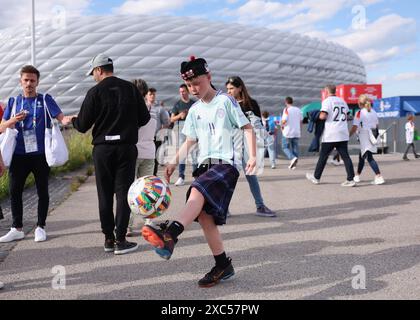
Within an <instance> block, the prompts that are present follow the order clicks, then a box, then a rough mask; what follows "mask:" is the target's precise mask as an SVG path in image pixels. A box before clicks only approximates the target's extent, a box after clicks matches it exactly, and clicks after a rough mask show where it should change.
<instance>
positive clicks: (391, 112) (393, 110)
mask: <svg viewBox="0 0 420 320" xmlns="http://www.w3.org/2000/svg"><path fill="white" fill-rule="evenodd" d="M373 109H374V110H375V111H376V113H377V114H378V118H399V117H400V112H401V101H400V97H393V98H384V99H379V100H375V101H374V102H373Z"/></svg>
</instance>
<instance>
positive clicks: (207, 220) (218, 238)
mask: <svg viewBox="0 0 420 320" xmlns="http://www.w3.org/2000/svg"><path fill="white" fill-rule="evenodd" d="M198 222H199V223H200V225H201V228H202V229H203V232H204V236H205V237H206V240H207V243H208V245H209V247H210V250H211V252H212V253H213V256H218V255H220V254H222V253H223V252H224V251H225V250H224V248H223V241H222V235H221V234H220V232H219V228H218V227H217V225H216V224H215V223H214V219H213V217H212V216H210V215H209V214H207V213H206V212H204V211H202V212H201V213H200V215H199V216H198Z"/></svg>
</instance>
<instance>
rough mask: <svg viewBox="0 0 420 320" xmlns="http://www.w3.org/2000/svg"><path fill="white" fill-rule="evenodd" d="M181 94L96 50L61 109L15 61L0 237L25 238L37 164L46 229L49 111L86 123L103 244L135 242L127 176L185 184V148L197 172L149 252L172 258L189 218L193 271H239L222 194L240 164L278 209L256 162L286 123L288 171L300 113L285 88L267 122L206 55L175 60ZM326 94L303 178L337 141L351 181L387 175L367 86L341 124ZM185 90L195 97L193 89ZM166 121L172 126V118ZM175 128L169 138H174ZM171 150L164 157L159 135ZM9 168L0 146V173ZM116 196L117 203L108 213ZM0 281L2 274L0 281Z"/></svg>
mask: <svg viewBox="0 0 420 320" xmlns="http://www.w3.org/2000/svg"><path fill="white" fill-rule="evenodd" d="M180 75H181V80H183V82H184V83H182V84H180V86H179V100H178V101H177V102H176V103H175V105H174V106H173V108H172V109H171V110H170V112H169V111H168V110H166V109H165V107H163V106H162V104H160V103H158V102H157V93H158V91H157V90H156V88H153V87H149V86H148V84H147V82H146V81H145V80H144V79H134V80H132V81H131V82H130V81H126V80H123V79H120V78H118V77H116V76H115V75H114V64H113V60H112V59H111V58H110V57H108V56H107V55H105V54H99V55H97V56H95V57H94V58H93V59H92V60H91V64H90V69H89V71H88V72H87V76H92V77H93V79H94V81H95V82H96V83H97V84H96V85H95V86H93V87H92V88H91V89H90V90H89V91H88V92H87V94H86V96H85V98H84V101H83V103H82V105H81V107H80V111H79V112H78V114H74V115H67V116H64V114H63V112H62V111H61V109H60V107H59V106H58V105H57V103H56V102H55V100H54V98H53V97H52V96H51V95H49V94H41V93H39V92H38V91H37V86H38V85H39V81H40V73H39V71H38V70H37V69H36V68H35V67H34V66H24V67H23V68H22V69H21V71H20V85H21V87H22V93H21V94H19V95H18V96H17V97H11V98H10V99H9V101H8V103H7V105H6V108H5V111H4V115H3V118H2V121H1V124H0V132H4V131H5V130H6V129H7V128H14V129H16V130H17V131H18V134H17V139H16V148H15V150H14V153H13V157H12V161H11V164H10V167H9V168H8V175H9V183H10V186H9V187H10V202H11V212H12V218H13V221H12V226H11V229H10V231H9V232H8V233H7V234H6V235H4V236H2V237H0V242H11V241H16V240H21V239H23V238H24V237H25V233H24V231H23V203H22V193H23V188H24V185H25V181H26V178H27V177H28V175H29V174H30V173H33V174H34V177H35V183H36V188H37V193H38V222H37V228H36V230H35V241H36V242H43V241H46V240H47V233H46V230H45V226H46V219H47V213H48V207H49V191H48V176H49V172H50V167H49V165H48V163H47V161H46V158H45V145H44V134H45V128H47V127H50V126H51V120H49V119H48V118H47V117H45V116H44V114H45V110H48V111H49V113H50V114H51V116H52V118H55V119H57V120H58V121H59V122H61V124H62V125H65V126H67V125H72V126H73V127H74V128H75V129H76V130H77V131H79V132H80V133H86V132H87V131H89V130H92V144H93V146H94V147H93V151H92V155H93V162H94V166H95V175H96V187H97V194H98V200H99V208H98V209H99V219H100V223H101V229H102V232H103V234H104V237H105V241H104V247H103V248H104V250H105V252H110V253H114V254H116V255H121V254H126V253H129V252H133V251H135V250H136V249H137V248H138V244H137V243H134V242H131V241H128V240H127V239H126V237H127V236H130V235H132V234H133V226H134V218H135V217H134V216H133V215H132V214H131V212H130V208H129V206H128V203H127V193H128V189H129V188H130V186H131V184H132V182H133V181H134V180H135V179H136V178H139V177H142V176H146V175H157V174H158V170H159V166H161V165H162V164H165V165H166V167H165V169H164V173H163V174H164V177H165V179H166V180H167V181H168V182H170V179H171V176H172V175H173V174H174V172H175V171H176V169H178V178H177V180H176V182H175V184H174V185H175V186H182V185H184V184H185V183H186V165H187V164H189V163H188V160H187V159H188V158H189V157H190V158H191V163H190V164H191V172H192V177H193V178H194V179H193V180H192V182H191V184H190V186H189V189H188V191H187V201H186V203H185V205H184V207H183V208H182V210H181V211H180V212H178V213H177V214H176V215H174V218H173V219H172V220H171V221H167V222H166V223H163V224H160V225H156V224H154V223H149V222H147V221H146V223H145V224H144V225H143V227H142V230H141V233H142V236H143V237H144V239H145V240H146V241H147V242H149V243H150V244H151V245H152V246H153V248H154V250H155V251H156V253H157V254H158V255H159V256H161V257H162V258H164V259H170V257H171V256H172V254H173V252H174V248H175V246H176V244H177V242H178V239H179V236H180V235H181V234H182V233H183V231H184V230H185V229H186V228H188V227H189V226H190V225H191V224H192V223H193V222H194V221H197V222H198V223H199V224H200V226H201V228H202V231H203V233H204V236H205V238H206V240H207V242H208V246H209V248H210V251H211V253H212V255H213V256H214V260H215V265H214V267H212V268H211V270H210V271H209V272H208V273H206V274H205V275H204V277H203V278H202V279H200V280H199V282H198V285H199V286H200V287H210V286H213V285H215V284H217V283H219V282H220V281H223V280H227V279H229V278H231V277H232V276H233V275H234V273H235V271H234V268H233V264H232V259H231V258H230V257H229V256H228V255H227V254H226V251H225V248H224V245H223V241H222V238H221V235H220V232H219V229H218V226H220V225H223V224H225V223H226V222H227V218H228V213H229V205H230V201H231V198H232V195H233V193H234V190H235V187H236V184H237V181H238V178H239V176H240V171H243V172H244V173H245V177H246V180H247V182H248V185H249V188H250V191H251V194H252V196H253V198H254V200H255V206H256V212H255V214H256V215H258V216H262V217H269V218H272V217H276V216H277V214H276V212H274V211H273V210H271V209H269V208H268V207H267V206H266V205H265V203H264V199H263V196H262V191H261V188H260V185H259V181H258V177H257V175H256V174H255V172H256V169H257V168H258V167H259V166H261V164H262V166H263V165H264V157H265V152H266V151H268V155H269V161H270V165H271V168H272V169H276V167H277V157H276V153H277V150H276V140H275V137H276V136H277V131H278V130H281V132H282V148H283V151H284V153H285V155H286V157H287V158H288V160H289V165H288V169H290V170H295V169H296V167H297V164H298V160H299V139H300V137H301V131H302V120H303V117H302V114H301V112H300V109H299V108H298V107H296V106H294V100H293V98H292V97H286V98H285V99H284V110H283V113H282V117H281V122H280V123H279V125H278V126H277V125H275V124H274V123H273V122H272V121H270V114H269V113H268V112H267V111H261V109H260V106H259V104H258V102H257V101H256V100H255V99H253V98H252V97H251V95H250V93H249V92H248V89H247V87H246V85H245V82H244V81H243V79H241V78H240V77H239V76H231V77H229V78H228V79H227V81H226V83H225V88H224V89H225V91H226V92H227V93H223V92H222V90H217V89H216V88H215V87H214V85H213V83H212V73H211V72H210V69H209V66H208V64H207V62H206V60H205V59H204V58H195V57H190V59H189V60H188V61H184V62H182V63H181V66H180ZM326 89H327V91H328V97H327V99H325V100H324V101H323V103H322V108H321V110H319V111H318V113H317V114H316V115H314V117H313V118H314V119H315V120H314V121H315V122H317V124H316V126H317V128H318V129H317V130H316V132H317V134H316V136H317V137H318V140H319V141H317V143H318V150H319V159H318V162H317V164H316V168H315V171H314V173H313V174H312V173H307V174H306V177H307V179H308V180H310V181H311V182H312V183H314V184H319V183H320V179H321V176H322V173H323V171H324V168H325V166H326V163H327V160H328V157H329V156H330V154H331V153H332V152H333V150H336V152H337V154H339V156H340V157H341V159H342V161H343V162H344V164H345V169H346V173H347V179H346V180H345V181H344V182H343V183H342V186H344V187H354V186H355V185H356V184H357V183H358V182H360V181H361V178H360V176H361V173H362V170H363V167H364V164H365V161H366V160H367V161H368V163H369V165H370V166H371V168H372V170H373V171H374V173H375V178H374V181H373V184H375V185H380V184H383V183H385V180H384V178H383V177H382V175H381V172H380V170H379V166H378V164H377V162H376V161H375V159H374V156H373V155H374V154H375V153H376V152H377V148H376V144H377V143H376V141H377V140H376V139H377V138H378V117H377V115H376V113H375V111H374V110H373V109H372V106H371V103H370V101H369V99H368V98H367V97H366V96H360V98H359V107H360V111H359V112H358V113H357V114H356V116H355V118H354V120H353V126H352V127H351V129H350V130H349V129H348V124H347V123H348V113H349V109H348V106H347V104H346V103H345V102H344V101H343V100H342V99H340V98H339V97H337V96H336V94H335V93H336V92H335V90H336V88H335V86H334V85H329V86H327V87H326ZM190 95H192V96H194V97H195V99H192V98H191V97H190ZM171 128H172V130H173V131H172V133H174V134H172V133H170V134H168V132H170V131H169V130H168V129H171ZM414 129H415V127H414V117H413V116H410V117H409V118H408V122H407V125H406V137H407V145H408V147H407V151H406V152H405V154H404V159H408V158H407V153H408V151H409V149H410V148H412V149H413V153H414V156H415V157H416V158H418V157H419V155H418V154H417V153H416V151H415V146H414V143H413V135H414ZM356 133H357V135H358V139H359V142H360V153H359V164H358V167H357V172H356V174H355V172H354V169H353V163H352V160H351V158H350V156H349V152H348V141H349V138H350V136H351V135H353V134H356ZM173 138H174V139H173ZM168 144H169V145H172V146H175V150H176V152H175V153H174V154H171V157H172V158H170V159H168V153H167V150H166V147H167V145H168ZM5 172H6V168H5V165H4V164H3V160H2V158H1V157H0V176H1V175H3V174H4V173H5ZM114 197H115V199H116V211H115V214H114ZM0 287H1V283H0Z"/></svg>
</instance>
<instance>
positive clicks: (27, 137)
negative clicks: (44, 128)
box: [23, 129, 38, 153]
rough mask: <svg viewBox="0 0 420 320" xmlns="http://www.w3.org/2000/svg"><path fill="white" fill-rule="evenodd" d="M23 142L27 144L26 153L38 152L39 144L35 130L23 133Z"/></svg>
mask: <svg viewBox="0 0 420 320" xmlns="http://www.w3.org/2000/svg"><path fill="white" fill-rule="evenodd" d="M23 142H24V144H25V152H26V153H32V152H37V151H38V142H37V139H36V131H35V129H32V130H24V131H23Z"/></svg>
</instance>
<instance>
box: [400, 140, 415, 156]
mask: <svg viewBox="0 0 420 320" xmlns="http://www.w3.org/2000/svg"><path fill="white" fill-rule="evenodd" d="M410 148H413V154H414V156H415V157H417V152H416V146H415V145H414V142H412V143H407V149H406V150H405V152H404V156H403V157H404V158H407V154H408V151H410Z"/></svg>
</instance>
